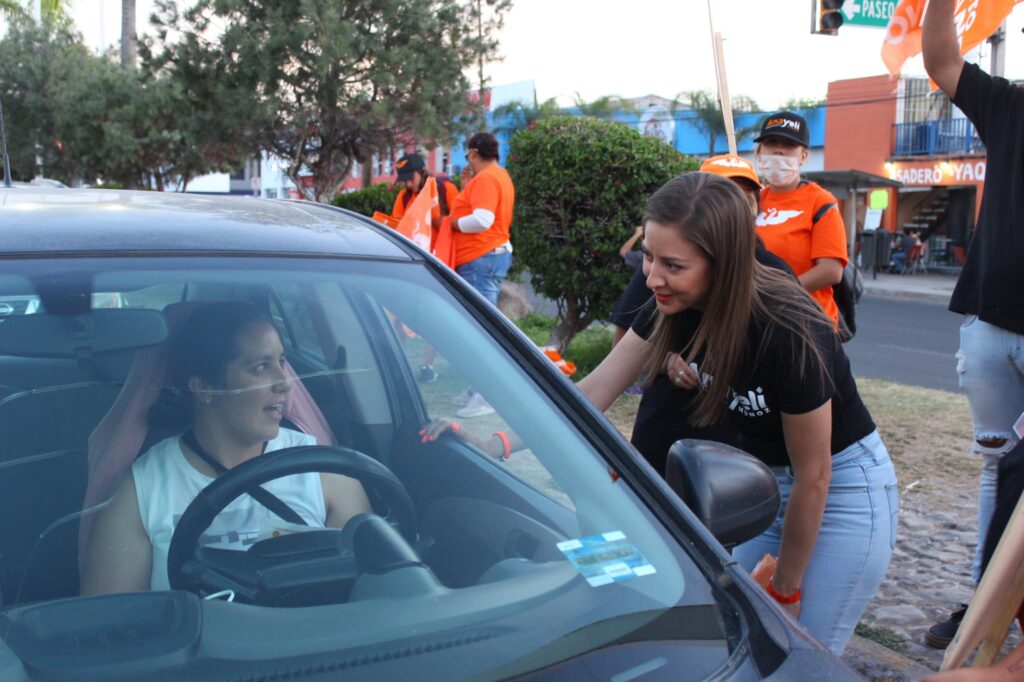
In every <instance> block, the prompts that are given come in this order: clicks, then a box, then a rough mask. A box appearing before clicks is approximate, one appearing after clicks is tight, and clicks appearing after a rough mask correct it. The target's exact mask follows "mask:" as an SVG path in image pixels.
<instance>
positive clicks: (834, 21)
mask: <svg viewBox="0 0 1024 682" xmlns="http://www.w3.org/2000/svg"><path fill="white" fill-rule="evenodd" d="M843 2H844V0H818V4H817V13H816V14H817V16H816V21H815V23H814V28H813V29H812V30H813V32H814V33H824V34H826V35H830V36H834V35H836V34H837V33H838V32H839V27H840V26H842V25H843V13H842V12H841V11H840V10H841V9H842V7H843Z"/></svg>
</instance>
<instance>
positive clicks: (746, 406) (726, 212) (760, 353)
mask: <svg viewBox="0 0 1024 682" xmlns="http://www.w3.org/2000/svg"><path fill="white" fill-rule="evenodd" d="M644 221H645V234H644V252H645V260H644V271H645V272H646V273H647V276H648V279H647V285H648V287H650V288H651V289H652V291H653V292H654V299H655V306H656V313H655V314H654V315H653V317H652V316H651V315H646V316H644V315H641V316H640V317H638V320H637V322H636V323H634V326H633V328H632V329H631V330H630V331H629V332H628V333H627V334H626V336H625V337H624V338H623V340H622V341H621V342H620V343H619V344H618V345H617V346H616V347H615V348H614V349H613V350H612V352H611V353H610V354H609V355H608V357H607V358H605V360H604V362H602V363H601V365H600V366H599V367H598V368H597V369H596V370H594V372H592V373H591V374H590V375H588V376H587V377H586V378H585V379H583V380H582V381H581V382H580V383H579V384H578V385H579V387H580V389H581V390H583V392H584V393H586V394H587V396H588V397H589V398H590V399H591V400H592V401H593V402H594V403H595V404H596V405H597V406H598V407H599V408H601V409H607V408H608V407H609V406H610V405H611V403H612V402H613V401H614V400H615V398H616V397H618V395H619V394H620V393H621V392H622V390H623V389H624V388H625V387H626V386H628V385H629V384H630V383H631V382H632V381H633V379H635V377H636V376H637V375H638V374H639V373H640V372H641V371H644V370H647V372H648V376H651V375H653V374H656V373H657V372H659V371H661V368H662V366H663V365H664V363H665V358H666V357H667V356H670V355H671V354H673V353H680V354H681V356H682V357H684V358H686V359H687V360H689V362H685V361H684V362H683V363H682V364H681V366H680V367H679V369H678V370H676V375H675V376H674V377H673V379H674V380H675V381H676V382H677V384H678V385H681V386H690V387H696V386H699V387H700V389H701V390H700V393H699V399H698V402H697V405H696V407H695V409H694V410H693V413H692V415H690V417H689V418H690V421H691V423H692V424H694V425H695V426H710V425H715V424H720V423H721V422H722V421H723V420H724V421H725V422H726V423H727V424H728V425H729V426H730V427H731V428H733V429H734V430H735V431H736V433H737V435H738V441H739V444H740V447H742V448H743V449H745V450H747V451H748V452H750V453H751V454H753V455H754V456H756V457H758V458H760V459H761V460H762V461H764V462H765V463H766V464H768V465H770V466H771V467H773V469H774V470H775V472H776V476H777V478H778V481H779V487H780V491H781V493H782V498H783V503H782V508H781V510H780V513H779V517H778V519H777V520H776V523H775V524H774V525H773V527H772V528H770V529H769V530H768V531H766V532H765V533H763V534H762V535H761V536H759V537H757V538H755V539H753V540H751V541H749V542H747V543H744V544H742V545H740V546H739V547H737V548H736V550H735V552H734V555H735V557H736V558H737V560H738V561H739V562H740V563H741V564H742V565H743V566H744V567H746V568H747V569H748V570H749V569H751V568H752V567H753V566H754V564H755V563H756V562H757V561H758V560H759V559H760V557H761V556H762V555H763V554H764V553H765V552H768V553H771V554H776V555H778V568H777V570H776V573H775V577H774V578H773V581H772V583H771V584H770V586H769V587H770V589H769V593H770V594H771V595H772V596H773V597H774V598H775V599H776V600H777V601H779V602H780V603H782V604H784V605H785V608H787V609H788V610H789V611H790V612H791V613H792V614H793V615H794V616H796V617H798V618H799V620H800V622H801V623H802V624H803V625H804V626H805V627H806V628H807V629H808V630H809V631H810V632H811V633H812V634H814V635H815V636H816V637H818V638H819V639H820V640H821V641H822V642H823V643H824V644H825V645H826V646H827V647H828V648H830V649H831V650H832V651H833V652H835V653H836V654H840V653H842V651H843V649H844V648H845V646H846V642H847V641H848V640H849V638H850V635H851V634H852V633H853V629H854V626H855V625H856V623H857V621H858V619H859V618H860V615H861V614H862V613H863V611H864V609H865V607H866V606H867V604H868V602H869V601H870V600H871V599H872V597H873V596H874V594H875V591H876V590H877V588H878V585H879V584H880V583H881V581H882V579H883V578H884V576H885V572H886V570H887V568H888V564H889V559H890V557H891V554H892V547H893V543H894V541H895V531H896V519H897V514H898V500H897V495H896V493H897V489H896V476H895V473H894V471H893V467H892V463H891V462H890V460H889V455H888V453H887V451H886V449H885V446H884V444H883V443H882V441H881V439H880V438H879V436H878V432H877V430H876V429H875V425H874V423H873V422H872V420H871V416H870V415H869V414H868V412H867V409H866V408H865V407H864V404H863V403H862V402H861V399H860V396H859V395H858V393H857V387H856V384H855V382H854V380H853V376H852V374H851V373H850V365H849V361H848V360H847V358H846V355H845V354H844V353H843V349H842V346H841V344H840V341H839V338H838V336H837V335H836V334H835V331H834V326H833V324H832V321H831V320H829V319H828V318H827V317H825V315H824V314H823V313H822V311H821V309H820V307H819V306H818V305H817V304H816V303H815V302H814V300H813V299H811V298H810V296H808V295H807V293H806V292H805V291H803V290H802V289H801V288H800V287H799V285H797V284H796V283H795V282H793V281H792V279H791V278H790V277H788V276H787V275H786V274H784V273H782V272H778V271H776V270H773V269H771V268H767V267H764V266H763V265H761V264H759V263H757V261H756V260H755V257H754V231H753V229H752V228H753V226H752V218H751V216H750V211H749V207H748V206H747V204H746V202H745V200H744V198H743V195H742V193H741V192H740V191H739V189H737V187H736V185H735V184H734V183H732V182H730V181H728V180H724V179H722V178H719V177H717V176H713V175H710V174H707V173H689V174H686V175H682V176H679V177H677V178H675V179H673V180H671V181H669V182H668V183H667V184H666V185H665V186H664V187H662V188H661V189H660V190H658V191H657V192H656V193H655V194H654V195H653V196H652V197H651V198H650V200H649V201H648V204H647V211H646V216H645V219H644ZM638 332H639V333H638Z"/></svg>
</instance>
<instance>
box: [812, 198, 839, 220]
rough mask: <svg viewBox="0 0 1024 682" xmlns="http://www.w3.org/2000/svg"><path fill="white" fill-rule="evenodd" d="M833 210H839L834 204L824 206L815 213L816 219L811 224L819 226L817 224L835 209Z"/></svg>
mask: <svg viewBox="0 0 1024 682" xmlns="http://www.w3.org/2000/svg"><path fill="white" fill-rule="evenodd" d="M833 208H838V206H837V205H836V204H833V203H828V204H825V205H824V206H822V207H821V208H819V209H818V210H817V211H815V212H814V218H813V219H812V220H811V224H812V225H814V224H817V222H818V221H819V220H821V219H822V218H824V217H825V214H826V213H828V212H829V210H830V209H833Z"/></svg>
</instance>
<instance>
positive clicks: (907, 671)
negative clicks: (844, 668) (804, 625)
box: [843, 635, 935, 682]
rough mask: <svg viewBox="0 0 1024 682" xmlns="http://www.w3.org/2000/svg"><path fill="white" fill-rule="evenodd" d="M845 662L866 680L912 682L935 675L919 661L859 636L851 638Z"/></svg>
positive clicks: (847, 646) (844, 658)
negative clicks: (912, 681)
mask: <svg viewBox="0 0 1024 682" xmlns="http://www.w3.org/2000/svg"><path fill="white" fill-rule="evenodd" d="M843 662H844V663H846V665H848V666H850V667H851V668H853V669H854V671H856V672H857V674H859V675H862V676H863V677H864V679H866V680H880V681H881V680H886V681H887V682H910V681H911V680H918V679H920V678H922V677H924V676H926V675H932V674H934V673H935V671H934V670H932V669H930V668H927V667H925V666H924V665H921V664H920V663H918V662H917V661H915V660H913V659H910V658H907V657H906V656H904V655H903V654H901V653H898V652H896V651H893V650H892V649H889V648H888V647H884V646H882V645H881V644H879V643H878V642H873V641H871V640H870V639H865V638H864V637H861V636H859V635H854V636H853V637H851V638H850V642H849V643H848V644H847V645H846V651H844V652H843Z"/></svg>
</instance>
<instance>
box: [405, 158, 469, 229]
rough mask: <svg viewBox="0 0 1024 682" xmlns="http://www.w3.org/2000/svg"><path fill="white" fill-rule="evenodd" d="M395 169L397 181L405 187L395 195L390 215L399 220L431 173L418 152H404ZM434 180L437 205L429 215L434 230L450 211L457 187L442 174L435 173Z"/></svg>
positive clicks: (457, 191) (457, 190)
mask: <svg viewBox="0 0 1024 682" xmlns="http://www.w3.org/2000/svg"><path fill="white" fill-rule="evenodd" d="M395 169H396V170H397V171H398V182H400V183H403V184H404V185H405V189H403V190H402V191H401V192H399V193H398V196H397V197H395V205H394V207H393V208H392V209H391V217H393V218H397V219H399V220H401V219H402V216H404V215H405V210H406V208H408V207H409V206H410V205H411V204H412V202H414V201H416V196H417V195H418V194H419V193H420V190H422V189H423V185H425V184H426V182H427V178H429V177H430V176H431V173H430V171H429V170H427V163H426V161H424V160H423V157H422V156H420V155H419V154H406V155H405V156H403V157H402V158H400V159H399V160H398V161H396V162H395ZM434 180H436V181H437V199H438V201H437V205H436V206H434V208H433V209H431V212H430V217H431V222H432V223H433V225H434V229H435V230H436V229H437V228H438V227H439V226H440V225H441V218H443V217H445V216H446V215H448V214H449V213H450V211H451V205H452V202H453V201H455V197H456V195H457V194H458V193H459V188H458V187H456V186H455V183H454V182H452V181H451V180H449V179H448V178H446V177H444V176H443V175H435V176H434Z"/></svg>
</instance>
